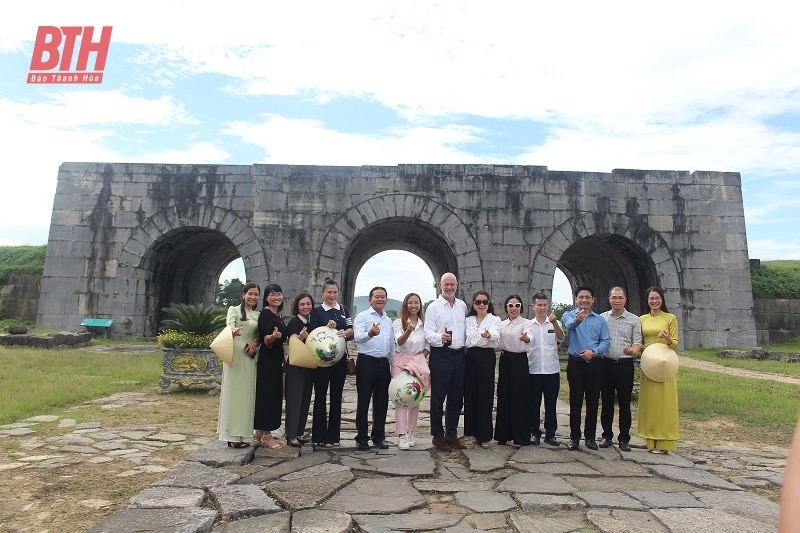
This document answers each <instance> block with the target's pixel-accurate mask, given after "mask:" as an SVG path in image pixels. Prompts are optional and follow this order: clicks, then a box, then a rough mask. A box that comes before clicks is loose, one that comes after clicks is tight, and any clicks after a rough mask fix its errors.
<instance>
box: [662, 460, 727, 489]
mask: <svg viewBox="0 0 800 533" xmlns="http://www.w3.org/2000/svg"><path fill="white" fill-rule="evenodd" d="M650 469H651V470H652V471H653V472H655V473H656V474H658V475H659V476H663V477H665V478H667V479H674V480H677V481H683V482H686V483H690V484H692V485H695V486H697V487H713V488H716V489H725V490H742V489H741V488H740V487H738V486H736V485H734V484H733V483H729V482H727V481H725V480H724V479H722V478H721V477H718V476H715V475H714V474H712V473H710V472H705V471H703V470H700V469H697V468H684V467H680V466H668V465H653V466H651V467H650Z"/></svg>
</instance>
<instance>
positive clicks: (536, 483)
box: [495, 473, 577, 494]
mask: <svg viewBox="0 0 800 533" xmlns="http://www.w3.org/2000/svg"><path fill="white" fill-rule="evenodd" d="M495 490H499V491H504V492H514V493H519V492H533V493H536V494H572V493H573V492H575V491H576V490H577V489H576V487H575V486H573V485H570V484H569V483H567V482H566V481H564V480H563V479H561V478H560V477H556V476H554V475H552V474H529V473H521V474H514V475H513V476H509V477H507V478H506V479H504V480H503V481H501V482H500V483H499V484H498V485H497V487H496V489H495Z"/></svg>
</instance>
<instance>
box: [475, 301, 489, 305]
mask: <svg viewBox="0 0 800 533" xmlns="http://www.w3.org/2000/svg"><path fill="white" fill-rule="evenodd" d="M472 304H473V305H489V300H474V301H473V302H472Z"/></svg>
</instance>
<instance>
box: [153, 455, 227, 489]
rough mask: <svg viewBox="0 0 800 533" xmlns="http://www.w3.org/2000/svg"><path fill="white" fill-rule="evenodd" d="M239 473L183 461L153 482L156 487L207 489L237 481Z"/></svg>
mask: <svg viewBox="0 0 800 533" xmlns="http://www.w3.org/2000/svg"><path fill="white" fill-rule="evenodd" d="M239 477H240V476H239V475H238V474H234V473H233V472H229V471H227V470H224V469H222V468H211V467H210V466H206V465H204V464H201V463H195V462H193V461H182V462H180V463H178V464H177V465H176V466H175V468H173V469H172V470H170V471H169V472H167V473H166V474H165V475H164V477H163V478H161V479H159V480H158V481H156V482H155V483H153V486H154V487H186V488H191V489H205V490H208V489H210V488H211V487H217V486H219V485H228V484H230V483H236V482H237V481H238V480H239Z"/></svg>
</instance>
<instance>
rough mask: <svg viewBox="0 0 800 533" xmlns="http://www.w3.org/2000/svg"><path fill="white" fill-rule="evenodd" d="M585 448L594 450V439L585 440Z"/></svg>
mask: <svg viewBox="0 0 800 533" xmlns="http://www.w3.org/2000/svg"><path fill="white" fill-rule="evenodd" d="M586 447H587V448H589V449H590V450H596V449H597V442H595V440H594V439H586Z"/></svg>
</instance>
